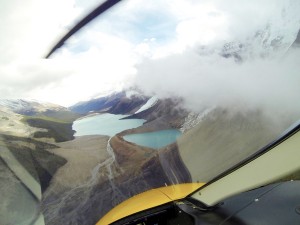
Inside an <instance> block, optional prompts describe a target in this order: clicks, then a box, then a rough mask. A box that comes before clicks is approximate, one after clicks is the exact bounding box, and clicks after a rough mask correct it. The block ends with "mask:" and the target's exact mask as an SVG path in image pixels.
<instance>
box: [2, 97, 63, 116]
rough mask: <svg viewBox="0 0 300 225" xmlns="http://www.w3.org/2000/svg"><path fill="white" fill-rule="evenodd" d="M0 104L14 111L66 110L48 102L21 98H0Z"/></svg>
mask: <svg viewBox="0 0 300 225" xmlns="http://www.w3.org/2000/svg"><path fill="white" fill-rule="evenodd" d="M0 106H2V107H5V108H7V109H9V110H11V111H13V112H15V113H22V112H30V111H34V112H45V111H47V110H55V111H59V110H67V109H66V108H65V107H63V106H60V105H56V104H53V103H48V102H40V101H32V100H23V99H0Z"/></svg>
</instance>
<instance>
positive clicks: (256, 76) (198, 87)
mask: <svg viewBox="0 0 300 225" xmlns="http://www.w3.org/2000/svg"><path fill="white" fill-rule="evenodd" d="M299 56H300V51H295V52H293V53H291V54H290V55H289V56H288V57H287V58H285V59H278V58H277V59H268V58H267V59H262V58H259V59H255V60H249V61H246V62H244V63H242V64H237V63H236V62H235V61H234V60H233V59H226V58H223V57H221V56H219V55H217V54H216V55H210V56H203V55H199V54H198V53H197V52H195V51H193V50H188V51H185V52H184V53H181V54H177V55H172V56H169V57H165V58H163V59H154V60H150V61H145V62H143V63H141V64H140V65H139V66H138V68H137V69H138V73H137V75H136V77H135V82H136V84H137V85H138V86H139V87H141V89H142V90H145V91H146V93H148V94H156V95H158V96H159V97H162V98H165V97H173V96H179V97H182V98H183V99H184V101H185V106H186V107H188V108H190V109H191V110H193V111H201V110H203V109H204V108H207V107H214V106H220V107H223V108H227V109H229V110H234V109H236V110H241V111H247V110H256V109H263V110H267V111H268V112H272V113H274V114H275V113H276V112H278V113H283V114H284V113H286V112H297V113H299V114H298V115H300V105H299V104H297V102H298V99H299V98H300V91H299V85H300V77H299V72H298V71H300V65H299V62H298V61H297V59H299Z"/></svg>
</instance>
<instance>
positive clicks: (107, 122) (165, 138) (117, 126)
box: [73, 113, 181, 149]
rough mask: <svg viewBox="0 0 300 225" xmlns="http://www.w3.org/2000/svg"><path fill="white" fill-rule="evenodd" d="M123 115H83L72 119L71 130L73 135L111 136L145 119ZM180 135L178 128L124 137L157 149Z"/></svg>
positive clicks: (134, 126)
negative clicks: (83, 116) (73, 132)
mask: <svg viewBox="0 0 300 225" xmlns="http://www.w3.org/2000/svg"><path fill="white" fill-rule="evenodd" d="M124 117H126V116H124V115H114V114H109V113H105V114H100V115H95V116H89V117H85V118H82V119H79V120H76V121H74V123H73V130H75V131H76V133H75V136H83V135H93V134H100V135H108V136H111V137H112V136H114V135H115V134H117V133H120V132H121V131H123V130H128V129H131V128H136V127H139V126H141V125H143V123H144V122H145V121H146V120H143V119H124V120H121V119H122V118H124ZM180 135H181V132H180V131H179V130H176V129H170V130H161V131H155V132H148V133H141V134H130V135H125V136H124V139H125V140H126V141H129V142H133V143H135V144H137V145H141V146H146V147H150V148H154V149H158V148H161V147H164V146H166V145H168V144H171V143H173V142H175V141H176V139H177V138H178V137H179V136H180Z"/></svg>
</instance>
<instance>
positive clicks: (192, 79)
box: [0, 0, 300, 110]
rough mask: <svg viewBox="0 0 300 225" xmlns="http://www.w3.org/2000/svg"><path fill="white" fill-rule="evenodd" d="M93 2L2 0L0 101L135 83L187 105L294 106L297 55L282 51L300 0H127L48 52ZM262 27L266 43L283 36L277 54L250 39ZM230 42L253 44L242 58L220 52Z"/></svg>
mask: <svg viewBox="0 0 300 225" xmlns="http://www.w3.org/2000/svg"><path fill="white" fill-rule="evenodd" d="M102 2H103V0H102ZM99 3H101V1H96V0H64V1H60V0H52V1H47V0H27V1H26V2H25V1H20V0H11V1H3V2H1V8H0V15H1V20H0V29H1V36H0V50H1V53H2V54H1V55H0V78H1V82H0V96H1V98H5V99H18V98H23V99H35V100H39V101H44V102H52V103H57V104H60V105H63V106H70V105H72V104H75V103H77V102H79V101H83V100H88V99H90V98H95V97H99V96H103V95H106V94H108V93H111V92H113V91H119V90H121V89H122V88H125V87H130V86H132V85H136V86H139V87H140V88H142V90H144V91H145V92H146V93H147V94H149V95H151V94H156V95H158V96H161V97H170V96H180V97H182V98H184V99H185V102H186V103H187V105H188V106H189V107H190V108H191V109H193V110H200V108H201V107H207V106H209V105H220V104H221V105H222V104H223V105H227V106H230V107H232V105H236V103H237V102H239V104H241V105H243V107H244V106H245V105H246V106H248V107H252V106H254V105H255V106H257V105H265V102H268V103H269V105H272V107H274V108H276V106H277V105H278V103H280V104H282V105H286V107H291V105H295V104H291V103H290V102H291V101H296V100H297V99H299V98H300V92H299V90H298V89H299V88H298V87H300V78H299V77H300V76H298V71H300V68H299V65H298V62H297V61H296V59H297V58H299V57H297V56H298V52H297V51H293V52H291V53H289V54H288V55H287V56H286V57H285V58H284V59H283V58H282V57H283V55H286V54H285V51H286V50H287V49H288V48H289V45H290V44H291V43H292V42H293V40H294V39H295V38H296V36H297V32H298V30H299V28H300V18H299V15H298V14H299V13H298V12H299V10H298V9H300V4H299V1H297V0H288V1H283V0H266V1H263V2H262V1H261V0H253V1H246V0H228V1H221V0H212V1H209V0H197V1H196V0H153V1H144V0H127V1H125V0H123V2H121V3H120V4H118V5H117V6H115V7H114V8H113V10H110V11H109V12H106V13H105V14H103V15H102V16H100V17H99V18H97V19H96V20H95V21H93V22H92V23H91V24H89V25H88V26H86V27H85V28H83V29H82V31H81V32H79V33H78V34H76V35H74V36H73V37H72V38H71V39H70V40H69V41H68V42H67V43H66V45H65V46H64V47H63V48H61V49H59V50H58V51H57V52H56V53H55V54H53V56H52V57H51V58H50V59H44V58H43V57H44V56H45V55H46V54H47V53H48V51H49V50H50V49H51V48H52V46H53V45H54V44H55V43H56V42H57V41H58V40H59V38H60V37H62V36H63V35H64V34H65V33H66V32H67V31H68V30H69V29H70V28H71V27H72V26H73V25H74V24H75V23H76V21H78V20H79V19H81V18H82V17H83V16H84V15H86V14H87V13H88V12H89V11H90V10H92V9H93V8H94V7H95V6H97V5H98V4H99ZM265 29H269V31H270V32H269V33H270V34H271V36H272V35H273V36H274V37H271V38H270V37H269V39H268V40H269V42H270V41H271V40H273V39H275V38H276V37H280V36H284V38H283V39H282V43H283V44H282V46H283V47H282V49H281V51H277V52H275V51H271V50H268V49H267V50H266V48H265V47H264V45H262V44H261V43H255V42H253V41H252V42H251V40H250V41H249V38H253V37H254V36H255V34H257V32H258V31H259V30H265ZM265 35H267V34H265ZM261 36H263V35H261ZM264 38H266V37H261V39H259V40H260V41H261V42H262V39H264ZM257 40H258V38H257ZM229 42H237V43H239V42H241V43H247V42H249V43H252V44H253V46H252V47H251V48H253V49H255V51H253V52H251V54H250V53H247V55H246V53H245V59H246V60H245V61H244V62H243V63H238V62H236V61H234V60H233V59H232V58H229V59H226V58H224V57H221V56H220V51H219V50H217V49H221V48H222V46H224V44H225V43H229ZM249 48H250V47H249ZM270 51H271V52H272V54H271V56H267V57H262V55H264V54H265V53H266V52H270ZM283 84H284V85H283ZM287 99H288V100H289V101H287ZM200 103H201V104H200ZM297 109H298V108H297Z"/></svg>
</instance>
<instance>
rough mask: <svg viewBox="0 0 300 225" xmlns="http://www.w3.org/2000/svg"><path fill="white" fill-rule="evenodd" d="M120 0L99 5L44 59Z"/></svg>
mask: <svg viewBox="0 0 300 225" xmlns="http://www.w3.org/2000/svg"><path fill="white" fill-rule="evenodd" d="M120 1H122V0H107V1H105V2H104V3H102V4H101V5H99V6H98V7H97V8H96V9H94V10H93V11H92V12H91V13H89V14H88V15H87V16H86V17H84V18H83V19H82V20H81V21H79V22H78V23H77V24H76V25H75V26H74V27H73V28H72V29H71V30H70V31H69V32H68V33H67V34H66V35H65V36H63V37H62V38H61V39H60V41H59V42H58V43H57V44H56V45H55V46H54V47H53V48H52V49H51V51H50V52H49V53H48V54H47V55H46V57H45V58H46V59H47V58H49V57H50V56H51V55H52V54H53V53H54V52H55V51H56V50H57V49H58V48H60V47H61V46H63V45H64V43H65V41H66V40H68V39H69V38H70V37H71V36H72V35H73V34H75V33H76V32H77V31H79V30H80V29H81V28H82V27H84V26H85V25H86V24H88V23H89V22H91V21H92V20H93V19H95V18H96V17H97V16H99V15H100V14H102V13H104V12H105V11H106V10H108V9H110V8H111V7H112V6H114V5H115V4H117V3H118V2H120Z"/></svg>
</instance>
